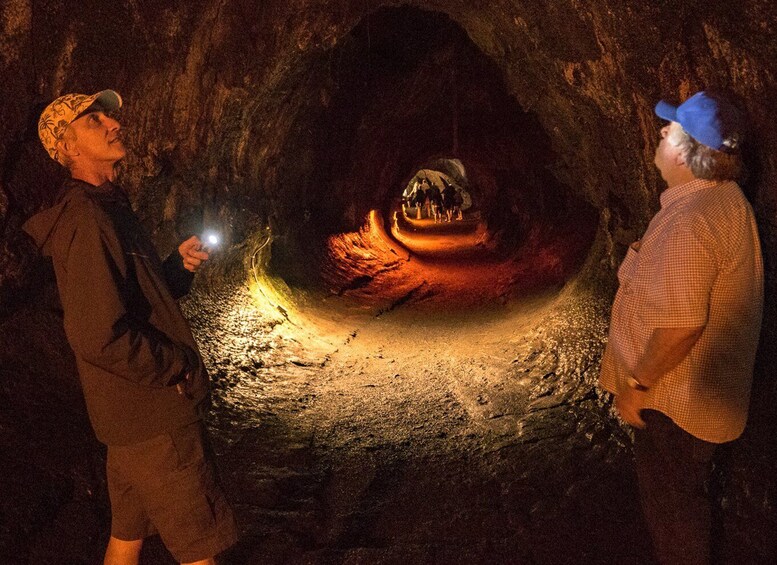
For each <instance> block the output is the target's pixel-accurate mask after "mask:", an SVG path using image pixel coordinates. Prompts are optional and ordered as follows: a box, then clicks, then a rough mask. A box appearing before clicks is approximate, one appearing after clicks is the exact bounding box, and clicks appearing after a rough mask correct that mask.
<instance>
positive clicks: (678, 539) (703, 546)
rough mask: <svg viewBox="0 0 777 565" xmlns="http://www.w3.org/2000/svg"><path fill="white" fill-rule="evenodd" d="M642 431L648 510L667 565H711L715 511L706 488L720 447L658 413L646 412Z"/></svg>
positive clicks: (639, 449)
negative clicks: (713, 516) (713, 512)
mask: <svg viewBox="0 0 777 565" xmlns="http://www.w3.org/2000/svg"><path fill="white" fill-rule="evenodd" d="M642 419H643V420H644V421H645V424H646V428H645V429H644V430H636V432H635V441H634V455H635V457H636V461H637V477H638V480H639V491H640V498H641V500H642V510H643V512H644V514H645V519H646V521H647V523H648V528H649V529H650V535H651V537H652V539H653V547H654V548H655V552H656V555H657V557H658V559H659V561H660V562H661V563H662V565H675V564H677V565H680V564H682V565H709V563H710V534H711V529H712V516H711V515H712V509H711V502H710V499H709V496H708V494H707V492H706V490H705V484H706V482H707V480H708V478H709V476H710V471H711V461H712V456H713V455H714V454H715V448H716V447H717V445H716V444H714V443H709V442H706V441H702V440H700V439H698V438H696V437H694V436H692V435H691V434H689V433H688V432H686V431H684V430H683V429H682V428H680V427H679V426H677V425H676V424H675V423H674V422H672V420H671V419H670V418H669V417H667V416H665V415H664V414H662V413H661V412H657V411H655V410H643V411H642Z"/></svg>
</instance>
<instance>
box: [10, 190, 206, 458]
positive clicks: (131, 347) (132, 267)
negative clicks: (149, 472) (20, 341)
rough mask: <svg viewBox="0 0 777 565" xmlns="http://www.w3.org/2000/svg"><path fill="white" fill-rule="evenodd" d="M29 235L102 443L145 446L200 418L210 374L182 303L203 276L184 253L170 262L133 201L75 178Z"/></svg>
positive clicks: (27, 228)
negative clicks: (45, 262)
mask: <svg viewBox="0 0 777 565" xmlns="http://www.w3.org/2000/svg"><path fill="white" fill-rule="evenodd" d="M23 229H24V230H25V231H26V232H27V233H28V234H30V236H32V238H33V239H34V240H35V243H36V244H37V246H38V247H39V248H40V249H41V252H42V253H43V255H44V256H48V257H51V260H52V262H53V265H54V271H55V273H56V278H57V288H58V289H59V295H60V300H61V302H62V308H63V311H64V326H65V334H66V335H67V339H68V341H69V343H70V346H71V347H72V349H73V352H74V353H75V357H76V362H77V366H78V373H79V376H80V378H81V385H82V388H83V391H84V397H85V399H86V405H87V409H88V412H89V418H90V420H91V422H92V427H93V428H94V431H95V434H96V435H97V438H98V439H99V440H100V441H101V442H103V443H105V444H107V445H126V444H131V443H137V442H140V441H144V440H146V439H149V438H152V437H154V436H156V435H159V434H161V433H164V432H166V431H169V430H172V429H175V428H178V427H181V426H183V425H185V424H188V423H191V422H193V421H196V420H198V419H200V418H201V417H202V412H203V411H204V407H205V400H206V398H207V396H208V376H207V373H206V371H205V367H204V365H203V364H202V360H201V357H200V354H199V351H198V348H197V344H196V342H195V341H194V337H193V336H192V333H191V330H190V329H189V325H188V323H187V321H186V319H185V318H184V317H183V315H182V313H181V311H180V309H179V308H178V304H177V303H176V298H178V297H180V296H183V295H184V294H186V293H187V292H188V290H189V287H190V285H191V281H192V278H193V276H192V274H191V273H189V272H188V271H186V270H185V269H184V268H183V264H182V260H181V258H180V255H179V254H178V253H177V252H173V253H172V254H171V255H170V257H168V259H167V260H166V261H165V262H164V263H162V261H161V260H160V259H159V255H158V254H157V252H156V249H155V248H154V246H153V244H152V243H151V240H150V238H149V237H148V235H147V234H146V231H145V230H144V229H143V227H142V225H141V224H140V222H139V220H138V218H137V217H136V216H135V214H134V212H133V211H132V208H131V206H130V203H129V200H128V199H127V196H126V194H125V193H124V192H123V191H122V190H121V189H120V188H118V187H116V186H115V185H113V184H112V183H110V182H106V183H104V184H102V185H100V186H93V185H91V184H88V183H85V182H83V181H79V180H72V179H71V180H68V181H67V182H66V183H65V185H64V186H63V192H62V196H61V198H60V199H59V201H58V203H57V204H56V205H55V206H53V207H52V208H49V209H47V210H44V211H43V212H40V213H38V214H36V215H35V216H33V217H32V218H30V219H29V220H28V221H27V222H26V223H25V224H24V226H23ZM187 374H188V375H189V378H188V379H186V380H184V378H185V377H186V375H187ZM178 383H181V384H182V385H183V384H185V385H186V390H185V394H180V393H179V392H178V390H177V387H176V386H175V385H176V384H178Z"/></svg>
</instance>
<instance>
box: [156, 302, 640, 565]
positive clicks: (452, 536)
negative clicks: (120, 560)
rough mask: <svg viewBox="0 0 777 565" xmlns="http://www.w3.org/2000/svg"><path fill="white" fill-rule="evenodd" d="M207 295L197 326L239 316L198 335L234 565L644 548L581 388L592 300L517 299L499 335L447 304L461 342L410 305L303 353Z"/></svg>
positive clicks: (595, 407) (574, 554)
mask: <svg viewBox="0 0 777 565" xmlns="http://www.w3.org/2000/svg"><path fill="white" fill-rule="evenodd" d="M222 299H223V297H220V298H219V300H217V301H216V302H213V303H211V305H213V306H215V305H217V304H220V305H221V307H220V312H219V313H218V314H217V315H215V316H214V317H213V318H211V319H210V320H209V321H205V320H202V319H200V320H199V324H198V325H197V332H198V335H199V336H203V335H206V334H209V333H210V323H212V322H216V321H218V323H219V324H220V325H221V327H223V328H227V329H233V330H234V329H235V328H240V331H239V332H238V333H236V334H231V335H232V336H233V338H234V339H233V340H230V341H228V342H226V343H223V344H222V343H221V342H216V341H213V340H211V341H208V340H204V349H205V351H206V355H207V356H209V357H210V359H211V362H212V363H214V365H215V366H222V367H223V366H228V368H226V369H225V371H226V378H222V379H219V380H218V381H217V382H219V383H221V384H219V385H217V386H218V388H217V391H216V394H215V399H214V400H215V402H214V410H213V414H212V416H213V417H212V420H211V429H212V432H213V439H214V443H215V446H216V450H217V452H218V453H219V466H220V469H221V473H222V476H223V478H224V482H225V485H226V489H227V491H228V494H229V496H230V499H231V500H232V501H233V503H234V505H235V509H236V511H237V513H238V516H239V518H240V522H241V524H242V527H243V538H242V540H241V542H240V543H239V545H238V546H237V547H236V548H234V549H233V550H232V551H231V552H230V553H229V558H230V559H231V560H233V561H234V562H238V563H362V562H370V563H373V562H374V563H392V562H399V561H404V562H414V563H623V562H630V563H652V561H651V558H650V557H649V549H648V542H647V539H646V537H645V532H644V529H643V526H642V524H641V521H640V520H641V519H640V514H639V511H638V507H637V502H636V494H635V491H634V488H635V487H634V484H635V483H634V478H633V476H632V473H631V471H630V456H629V450H628V448H627V444H628V438H627V437H626V436H625V435H624V434H623V432H622V431H621V430H620V428H619V426H618V425H617V423H616V422H614V421H613V420H612V419H611V418H610V416H609V415H608V413H607V410H606V409H605V408H603V407H602V403H601V402H600V401H599V400H598V399H597V395H596V393H595V391H594V390H593V388H592V386H591V382H592V380H591V379H592V378H593V375H594V374H595V373H596V370H597V363H596V359H597V357H598V353H599V349H600V348H601V339H602V332H603V326H602V321H601V320H602V317H601V314H602V311H603V310H602V309H603V308H604V305H603V304H602V303H597V302H596V301H595V300H590V301H582V302H579V303H574V304H570V305H567V306H566V307H563V308H561V309H559V310H558V311H557V312H555V313H552V314H548V311H547V308H546V306H547V305H545V307H543V306H542V305H540V304H534V305H533V306H532V307H531V308H529V311H528V314H527V319H526V322H525V323H526V326H525V327H517V328H515V331H514V332H511V333H510V332H508V333H505V329H504V327H503V326H504V323H505V322H504V320H503V319H502V320H500V319H499V316H495V317H494V318H493V319H488V317H486V318H485V319H481V315H477V316H476V319H472V318H471V317H470V318H469V320H468V314H467V313H463V314H460V315H459V317H458V318H457V319H458V321H459V322H460V323H467V322H469V323H474V324H477V325H479V326H480V327H479V334H478V335H480V336H481V337H480V338H474V339H473V338H472V337H471V335H470V336H469V337H467V336H465V335H463V334H462V333H459V332H456V331H454V330H451V329H446V328H449V327H450V323H449V322H450V320H446V319H445V318H444V316H443V317H442V318H441V316H440V315H438V316H435V317H428V315H426V314H422V315H421V316H420V317H419V315H418V313H417V312H413V311H412V306H413V305H412V302H411V303H409V304H407V305H404V306H403V307H402V308H400V309H398V310H396V311H394V312H391V313H388V314H384V315H382V316H380V317H377V318H376V317H373V318H371V319H366V320H362V323H361V325H360V326H359V327H358V328H356V329H355V330H354V332H353V333H354V334H355V335H354V336H352V337H350V338H349V339H347V340H341V341H340V342H339V343H338V342H335V343H332V345H331V349H330V350H329V351H328V352H327V351H326V348H325V347H324V348H322V347H321V346H320V345H319V347H318V348H317V349H316V351H315V352H312V351H306V350H305V349H304V347H302V344H300V343H299V342H295V341H290V340H288V339H287V338H282V337H281V335H280V332H279V330H280V329H281V326H276V328H274V329H271V328H269V327H268V326H266V325H263V324H262V321H261V316H253V317H252V316H251V315H249V314H247V313H248V312H251V300H250V297H249V296H248V295H247V293H246V292H245V291H241V290H236V291H235V293H234V294H232V295H231V296H230V297H229V301H228V302H225V301H224V300H222ZM207 301H208V300H207V298H206V302H207ZM234 312H240V313H241V314H239V315H238V318H235V317H234V316H235V314H234ZM469 316H472V315H471V314H469ZM229 320H231V321H229ZM410 320H412V321H413V324H412V325H411V324H410ZM446 322H448V323H446ZM532 322H538V325H537V326H536V327H529V324H531V323H532ZM592 323H596V324H597V327H595V328H592V326H591V324H592ZM500 331H501V334H498V335H501V336H502V337H503V338H504V341H502V342H495V341H494V337H495V334H496V333H497V332H500ZM491 332H495V334H491ZM241 335H250V336H252V337H253V338H254V340H255V339H256V337H257V336H261V341H262V342H265V343H272V342H273V341H275V342H276V343H280V344H281V345H279V347H277V348H273V349H271V348H267V349H265V350H264V351H256V350H251V349H249V348H248V347H242V348H241V347H240V346H239V345H238V344H239V343H240V342H241ZM489 336H491V338H489ZM247 343H249V341H246V344H247ZM252 343H253V341H252ZM278 349H281V350H283V351H284V354H283V355H281V357H280V358H282V357H283V356H287V358H286V360H285V361H284V362H282V363H278V360H279V359H280V358H279V356H278V354H277V350H278ZM289 356H291V357H289ZM250 365H259V368H258V369H251V370H247V371H246V370H245V369H244V367H246V366H250ZM571 376H574V379H572V378H570V377H571ZM222 385H223V386H222ZM624 537H628V539H629V540H630V543H629V544H623V543H622V539H623V538H624ZM581 540H584V542H581ZM152 550H154V546H153V545H152V546H151V548H150V549H149V551H152ZM156 550H157V551H159V552H160V553H159V555H160V556H161V555H164V552H163V550H161V548H158V547H157V548H156Z"/></svg>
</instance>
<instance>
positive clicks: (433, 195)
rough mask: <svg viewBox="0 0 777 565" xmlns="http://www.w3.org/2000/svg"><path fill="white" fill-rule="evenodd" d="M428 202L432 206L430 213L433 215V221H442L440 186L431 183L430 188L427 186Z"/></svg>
mask: <svg viewBox="0 0 777 565" xmlns="http://www.w3.org/2000/svg"><path fill="white" fill-rule="evenodd" d="M428 194H429V202H430V203H431V206H432V215H433V216H434V223H438V222H441V221H442V193H441V192H440V188H439V187H438V186H437V185H436V184H434V183H433V182H432V183H431V188H429V192H428Z"/></svg>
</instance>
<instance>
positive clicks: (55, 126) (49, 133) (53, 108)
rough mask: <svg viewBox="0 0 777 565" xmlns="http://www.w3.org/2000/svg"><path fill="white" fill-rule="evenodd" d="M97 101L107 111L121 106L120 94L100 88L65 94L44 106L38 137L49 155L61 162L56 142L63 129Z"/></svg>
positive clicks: (63, 131) (39, 122)
mask: <svg viewBox="0 0 777 565" xmlns="http://www.w3.org/2000/svg"><path fill="white" fill-rule="evenodd" d="M95 102H99V103H100V104H101V105H102V107H103V108H105V109H106V110H107V111H111V110H118V109H119V108H121V104H122V102H121V96H119V93H118V92H114V91H113V90H102V91H100V92H98V93H97V94H92V95H91V96H89V95H87V94H65V95H64V96H60V97H59V98H57V99H56V100H54V102H52V103H51V104H49V105H48V106H46V109H45V110H43V113H41V115H40V119H39V120H38V137H40V141H41V143H42V144H43V147H44V148H45V149H46V151H48V153H49V156H50V157H51V158H52V159H54V160H55V161H57V162H58V163H62V160H61V158H60V157H61V156H60V155H59V151H57V142H58V141H59V140H60V139H62V135H63V134H64V133H65V129H67V126H68V125H70V124H71V123H72V122H73V121H74V120H75V119H76V118H77V117H78V116H79V115H80V114H81V112H83V111H84V110H86V109H87V108H89V106H91V105H92V104H94V103H95Z"/></svg>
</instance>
